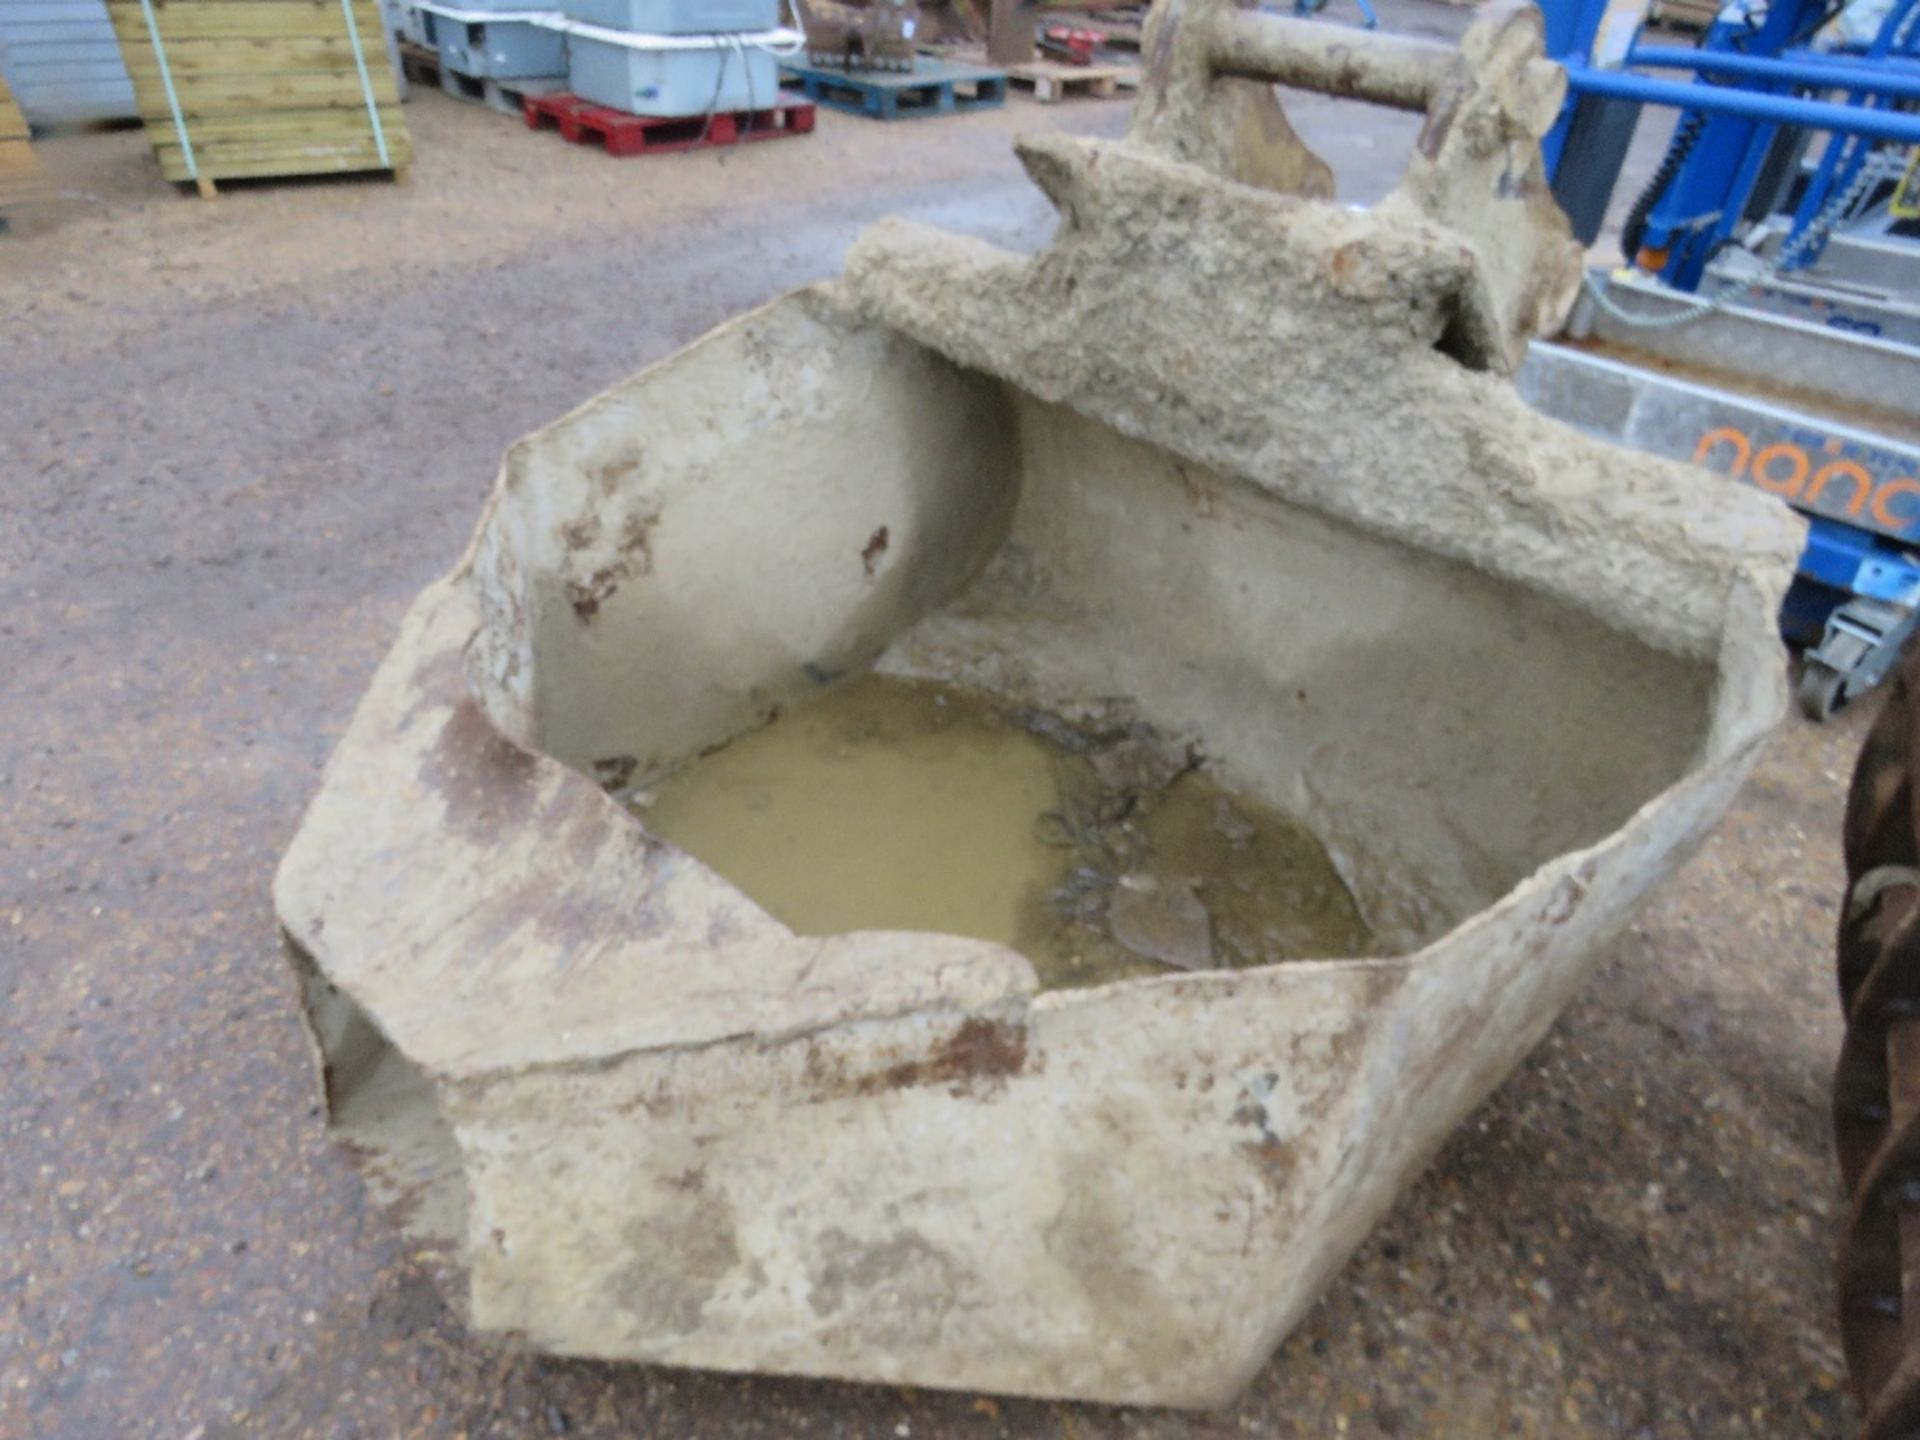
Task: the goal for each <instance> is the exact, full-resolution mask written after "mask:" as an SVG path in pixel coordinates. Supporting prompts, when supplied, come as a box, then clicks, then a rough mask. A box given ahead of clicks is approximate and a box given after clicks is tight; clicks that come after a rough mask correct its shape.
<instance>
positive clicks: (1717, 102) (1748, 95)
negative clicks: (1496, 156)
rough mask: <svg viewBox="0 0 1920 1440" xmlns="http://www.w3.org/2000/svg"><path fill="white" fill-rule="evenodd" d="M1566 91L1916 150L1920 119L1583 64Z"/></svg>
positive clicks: (1570, 72) (1572, 70) (1571, 70)
mask: <svg viewBox="0 0 1920 1440" xmlns="http://www.w3.org/2000/svg"><path fill="white" fill-rule="evenodd" d="M1567 88H1568V89H1570V90H1572V91H1573V92H1574V93H1576V94H1580V95H1611V96H1614V97H1616V98H1618V99H1621V100H1638V101H1639V102H1640V103H1641V104H1643V105H1667V106H1671V107H1672V108H1674V109H1676V110H1703V111H1705V112H1707V113H1708V114H1710V115H1726V116H1730V117H1732V118H1735V119H1740V120H1757V121H1761V122H1763V123H1766V124H1773V125H1803V126H1806V127H1807V128H1809V129H1813V130H1831V131H1833V132H1835V133H1836V134H1840V135H1864V136H1866V137H1868V138H1869V139H1873V140H1890V141H1892V142H1893V143H1894V144H1896V145H1920V115H1916V114H1907V113H1905V112H1903V111H1898V110H1869V109H1866V108H1864V107H1862V106H1857V105H1836V104H1832V103H1830V102H1828V101H1825V100H1801V99H1798V98H1796V97H1794V96H1791V95H1771V94H1766V93H1763V92H1759V91H1754V90H1735V89H1733V88H1731V87H1730V86H1725V85H1695V84H1691V83H1688V82H1685V81H1680V80H1655V79H1653V78H1651V77H1650V76H1646V75H1633V74H1629V73H1628V72H1626V71H1624V70H1596V69H1593V68H1592V67H1590V66H1585V65H1569V66H1567Z"/></svg>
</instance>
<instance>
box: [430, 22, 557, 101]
mask: <svg viewBox="0 0 1920 1440" xmlns="http://www.w3.org/2000/svg"><path fill="white" fill-rule="evenodd" d="M400 64H401V67H402V68H403V69H404V70H405V72H406V76H407V78H408V79H409V80H412V81H413V82H414V83H416V84H419V85H433V86H437V87H438V88H439V90H440V92H441V94H443V95H450V96H452V97H453V98H454V99H455V100H469V101H473V102H474V103H476V104H480V105H484V106H486V107H487V108H488V109H489V110H497V111H499V112H500V113H501V114H502V115H511V116H513V117H514V118H515V119H518V118H519V117H520V116H521V115H523V114H525V113H526V101H527V97H528V96H529V95H558V94H561V93H563V92H564V91H565V90H566V88H567V77H566V76H564V75H527V76H516V77H515V78H513V79H511V80H496V79H494V78H493V77H492V76H490V75H462V74H461V73H460V72H459V71H458V70H450V69H448V68H447V66H446V65H444V64H443V63H441V60H440V52H439V51H438V50H430V49H428V48H427V47H426V46H424V45H415V44H414V43H413V42H412V41H410V40H404V41H402V42H401V43H400Z"/></svg>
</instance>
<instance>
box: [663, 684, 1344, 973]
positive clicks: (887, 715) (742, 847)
mask: <svg viewBox="0 0 1920 1440" xmlns="http://www.w3.org/2000/svg"><path fill="white" fill-rule="evenodd" d="M1203 764H1204V757H1203V756H1202V755H1201V754H1200V753H1199V751H1198V750H1197V749H1196V748H1194V747H1191V746H1188V745H1186V744H1184V743H1182V742H1179V741H1177V740H1173V739H1170V738H1169V737H1166V736H1163V735H1160V734H1159V733H1157V732H1156V731H1154V730H1153V729H1151V728H1150V727H1148V726H1146V725H1144V724H1140V723H1138V722H1132V721H1130V720H1129V718H1128V717H1127V716H1126V714H1125V713H1124V712H1123V711H1120V710H1118V709H1117V708H1114V707H1109V713H1107V714H1103V715H1101V716H1099V717H1097V718H1096V719H1095V720H1093V721H1081V722H1078V723H1070V722H1068V721H1066V720H1063V719H1061V718H1060V717H1058V716H1054V715H1050V714H1045V713H1041V712H1035V711H1029V710H1020V709H1016V708H1013V707H1010V706H1007V705H1005V704H1003V703H1001V702H1000V701H999V700H997V699H996V698H994V697H992V696H990V695H987V694H984V693H982V692H979V691H975V690H970V689H962V688H958V687H955V686H950V685H942V684H936V683H933V682H928V681H918V680H904V679H899V678H896V677H892V676H883V675H874V674H869V675H865V676H861V677H859V678H857V679H853V680H849V681H846V682H845V683H843V684H841V685H838V686H836V687H835V688H834V689H832V690H830V691H828V692H826V693H825V694H824V695H822V696H821V697H820V698H819V699H817V700H814V701H811V702H809V703H808V704H806V705H803V706H800V707H798V708H796V709H794V710H792V711H789V712H788V713H786V714H784V715H782V716H781V717H780V718H778V719H777V720H775V721H773V722H772V723H771V724H769V725H766V726H764V727H762V728H761V729H759V730H756V731H754V732H753V733H751V734H749V735H745V736H742V737H741V738H740V739H738V740H735V741H733V742H732V743H731V744H729V745H727V746H725V747H723V748H721V749H719V750H716V751H714V752H713V753H712V754H709V755H706V756H703V757H701V758H700V759H698V760H695V761H693V762H692V763H690V764H689V765H687V766H685V767H683V768H682V769H680V770H679V771H677V772H675V773H673V774H672V775H669V776H667V777H666V778H664V779H663V780H661V781H659V782H658V783H656V784H654V785H653V786H651V787H650V788H649V789H647V790H645V791H640V792H636V793H635V794H634V795H633V796H632V797H630V800H629V803H630V804H631V805H632V806H633V808H634V810H635V812H636V813H637V814H639V815H640V816H641V818H642V819H643V820H644V822H645V823H646V825H647V828H648V829H649V830H651V831H652V832H653V833H654V834H656V835H658V836H660V837H662V838H663V839H666V840H669V841H671V842H672V843H674V844H676V845H678V846H680V847H681V848H682V849H684V850H687V851H689V852H690V853H692V854H693V855H696V856H698V857H699V858H700V859H701V860H704V861H705V862H706V863H707V864H709V865H711V866H712V867H713V868H714V869H715V870H717V871H719V872H720V873H721V874H723V875H725V876H726V877H727V878H728V879H729V880H731V881H732V882H733V883H734V884H735V885H738V886H739V887H740V888H741V889H742V890H744V891H745V892H746V893H747V894H748V895H750V896H752V897H753V899H754V900H755V901H756V902H758V903H759V904H760V905H761V906H763V907H764V908H765V909H766V910H767V911H768V912H769V913H771V914H772V915H774V916H775V917H777V918H778V919H780V920H781V921H783V922H784V923H785V924H787V925H789V926H791V927H792V928H793V929H794V930H796V931H798V932H800V933H802V934H807V935H831V934H838V933H841V932H844V931H849V930H927V931H940V932H944V933H946V934H952V935H967V936H973V937H976V938H978V939H982V940H992V941H997V942H999V943H1001V944H1004V945H1010V946H1012V947H1013V948H1014V949H1016V950H1019V951H1020V952H1021V953H1023V954H1024V955H1026V956H1027V957H1028V958H1029V959H1030V960H1032V962H1033V964H1034V968H1035V969H1036V970H1037V971H1038V973H1039V976H1040V982H1041V984H1042V985H1043V986H1044V987H1047V988H1055V987H1060V986H1067V985H1089V984H1098V983H1101V982H1104V981H1109V980H1117V979H1121V978H1124V977H1127V976H1133V975H1152V974H1164V973H1167V972H1168V971H1170V970H1173V969H1188V970H1205V969H1213V968H1216V967H1222V966H1227V967H1240V966H1247V965H1264V964H1269V963H1272V962H1274V961H1277V960H1293V959H1304V958H1308V957H1313V956H1352V955H1364V954H1367V953H1369V952H1370V951H1371V949H1372V941H1371V937H1370V936H1369V934H1368V932H1367V929H1366V926H1365V925H1364V923H1363V922H1362V921H1361V919H1360V915H1359V912H1358V910H1357V909H1356V908H1355V906H1354V903H1353V898H1352V896H1351V895H1349V894H1348V892H1347V889H1346V887H1345V886H1344V885H1343V884H1342V883H1341V881H1340V878H1339V876H1338V875H1337V874H1336V873H1335V871H1334V869H1333V866H1332V864H1331V862H1330V861H1329V860H1328V858H1327V855H1326V852H1325V851H1324V850H1322V849H1321V847H1320V845H1319V842H1318V841H1316V840H1315V839H1314V838H1313V837H1312V836H1311V835H1310V834H1308V833H1307V832H1306V831H1304V830H1302V829H1301V828H1300V827H1299V826H1297V825H1295V824H1294V823H1293V822H1291V821H1290V820H1288V819H1286V818H1285V817H1284V816H1282V815H1280V814H1278V813H1277V812H1275V811H1273V810H1271V809H1269V808H1267V807H1266V806H1264V805H1261V804H1259V803H1258V802H1256V801H1251V800H1248V799H1247V798H1245V797H1243V796H1238V795H1233V794H1229V793H1228V792H1227V791H1225V790H1223V789H1222V788H1221V787H1220V786H1219V785H1218V784H1217V783H1215V782H1214V781H1213V780H1212V779H1211V778H1209V776H1208V775H1207V773H1206V771H1205V769H1204V768H1203Z"/></svg>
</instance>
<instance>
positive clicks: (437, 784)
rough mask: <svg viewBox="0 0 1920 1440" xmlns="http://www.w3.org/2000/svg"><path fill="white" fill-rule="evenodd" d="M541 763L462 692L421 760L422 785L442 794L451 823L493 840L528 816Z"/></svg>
mask: <svg viewBox="0 0 1920 1440" xmlns="http://www.w3.org/2000/svg"><path fill="white" fill-rule="evenodd" d="M538 764H539V762H538V761H537V760H536V759H535V758H534V757H533V756H532V755H530V754H529V753H528V752H526V751H525V750H522V749H521V748H520V747H519V746H518V745H516V744H514V743H513V742H512V741H511V740H509V739H507V737H506V736H504V735H502V734H501V733H500V732H499V731H498V730H496V729H495V728H494V726H493V722H492V721H491V720H489V719H488V718H487V715H486V712H485V711H484V710H482V709H481V708H480V705H479V703H478V702H477V701H476V700H474V699H473V697H472V696H471V695H466V694H463V695H461V696H460V698H459V699H458V700H457V701H455V703H454V706H453V709H452V711H451V712H450V713H449V714H448V715H447V720H446V723H445V724H444V725H443V726H441V728H440V737H439V739H438V740H437V741H436V742H435V744H434V746H433V748H432V749H430V750H428V751H427V753H426V754H425V756H423V757H422V759H421V763H420V783H421V784H423V785H425V786H426V787H427V788H428V789H429V790H432V791H434V792H435V793H436V794H438V795H439V796H440V798H441V800H442V801H443V803H444V804H445V805H446V813H447V823H448V824H449V825H450V826H452V827H453V828H454V829H455V830H456V831H458V832H461V833H462V834H465V835H466V836H468V837H469V838H472V839H476V840H479V841H480V842H482V843H491V842H492V841H493V840H495V839H496V838H497V837H499V836H500V835H501V834H503V833H506V832H508V831H511V830H512V829H514V828H516V827H517V826H519V825H520V824H522V823H524V822H525V821H526V820H527V818H528V817H529V814H530V812H531V809H532V805H533V795H534V790H533V783H532V782H533V772H534V769H535V767H536V766H537V765H538Z"/></svg>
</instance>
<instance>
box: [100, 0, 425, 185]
mask: <svg viewBox="0 0 1920 1440" xmlns="http://www.w3.org/2000/svg"><path fill="white" fill-rule="evenodd" d="M107 11H108V14H109V15H111V16H112V18H113V27H114V33H115V34H116V35H117V36H118V37H119V39H120V52H121V54H122V56H123V57H124V58H125V59H126V62H127V72H128V74H129V75H131V76H132V78H133V93H134V100H135V102H136V104H137V105H138V107H139V111H140V118H141V120H142V121H143V122H144V123H145V125H146V127H147V137H148V139H149V140H150V141H151V142H152V144H153V150H154V155H155V157H156V158H157V159H158V160H159V162H160V169H161V173H162V174H164V175H165V176H166V177H167V178H168V179H169V180H173V181H176V182H181V183H185V182H189V181H191V182H193V183H195V184H197V185H198V187H199V190H200V193H201V194H202V195H206V196H209V197H211V196H212V195H213V194H214V192H215V185H216V182H218V181H222V180H237V179H244V178H253V177H264V176H285V175H325V174H338V173H347V172H351V171H366V170H385V171H389V172H391V173H392V175H393V176H394V178H395V179H403V178H405V175H406V171H407V166H408V165H409V164H410V163H411V161H412V155H413V152H412V146H411V143H410V141H409V139H408V136H407V124H406V121H405V119H404V118H403V117H402V116H401V113H400V95H399V92H398V90H397V89H396V87H395V85H394V78H393V70H392V68H391V66H390V65H389V64H388V61H387V50H386V36H385V31H384V29H383V21H382V19H381V15H380V8H379V4H378V0H350V10H349V8H348V7H345V6H343V5H342V4H341V0H164V3H156V4H154V5H153V6H152V7H151V11H150V12H149V11H148V10H147V9H146V8H145V7H143V6H142V5H141V3H140V0H107ZM148 13H151V14H152V16H153V19H154V23H155V26H156V27H157V29H158V32H159V42H158V44H157V45H156V43H155V38H154V35H153V33H152V32H150V31H149V29H148V26H147V15H148ZM349 13H350V14H351V18H352V30H350V29H349V26H348V18H349ZM353 31H357V32H358V35H359V41H360V57H361V58H362V59H363V60H364V62H365V67H366V76H367V88H366V89H363V88H362V84H361V79H360V65H359V63H357V62H356V59H355V50H354V43H353V38H352V35H353ZM168 77H171V79H172V82H173V92H174V98H175V99H177V101H178V104H179V111H180V119H179V122H178V123H176V120H175V116H174V105H173V102H172V101H171V100H170V99H169V97H168V94H167V83H166V81H167V78H168ZM369 89H370V90H371V92H372V98H373V101H374V111H375V113H377V114H378V116H379V120H380V130H381V133H382V134H383V135H384V138H385V141H386V156H385V158H384V160H383V159H382V156H381V153H380V144H379V141H378V139H376V136H375V132H374V124H373V118H372V116H371V115H369V113H368V106H367V98H368V95H367V92H368V90H369ZM182 126H184V128H185V130H186V143H185V144H183V143H182V140H181V136H180V130H181V128H182ZM189 147H191V155H192V162H191V164H190V163H189V160H188V151H189Z"/></svg>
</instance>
